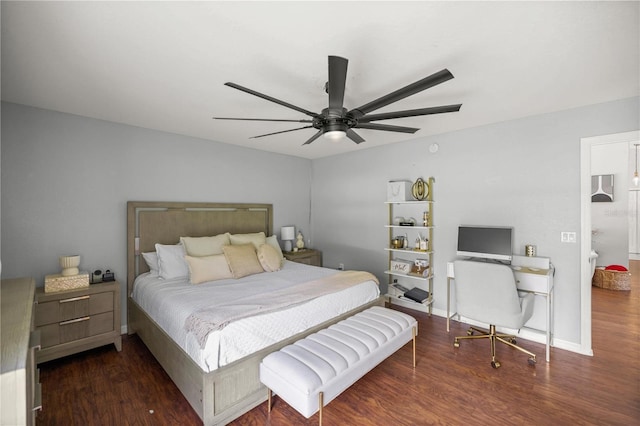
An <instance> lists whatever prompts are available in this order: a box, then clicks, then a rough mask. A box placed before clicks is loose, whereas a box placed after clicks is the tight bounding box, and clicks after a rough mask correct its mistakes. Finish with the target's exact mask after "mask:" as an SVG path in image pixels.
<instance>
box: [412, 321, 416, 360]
mask: <svg viewBox="0 0 640 426" xmlns="http://www.w3.org/2000/svg"><path fill="white" fill-rule="evenodd" d="M412 334H413V368H416V328H415V327H413V333H412Z"/></svg>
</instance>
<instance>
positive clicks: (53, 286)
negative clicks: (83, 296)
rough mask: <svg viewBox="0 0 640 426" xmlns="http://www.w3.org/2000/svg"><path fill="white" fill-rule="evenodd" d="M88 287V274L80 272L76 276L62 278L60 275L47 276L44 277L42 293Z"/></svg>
mask: <svg viewBox="0 0 640 426" xmlns="http://www.w3.org/2000/svg"><path fill="white" fill-rule="evenodd" d="M83 287H89V273H88V272H80V273H79V274H78V275H71V276H66V277H65V276H64V275H61V274H57V275H47V276H45V277H44V292H45V293H54V292H56V291H64V290H74V289H76V288H83Z"/></svg>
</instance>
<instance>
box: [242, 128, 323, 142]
mask: <svg viewBox="0 0 640 426" xmlns="http://www.w3.org/2000/svg"><path fill="white" fill-rule="evenodd" d="M312 127H313V126H304V127H298V128H297V129H289V130H282V131H280V132H273V133H265V134H264V135H258V136H251V137H250V138H249V139H256V138H262V137H265V136H271V135H278V134H280V133H288V132H295V131H296V130H302V129H310V128H312Z"/></svg>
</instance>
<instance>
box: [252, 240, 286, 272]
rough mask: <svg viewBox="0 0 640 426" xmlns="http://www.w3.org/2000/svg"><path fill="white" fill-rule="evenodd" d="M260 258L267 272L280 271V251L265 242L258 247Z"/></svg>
mask: <svg viewBox="0 0 640 426" xmlns="http://www.w3.org/2000/svg"><path fill="white" fill-rule="evenodd" d="M258 260H259V261H260V265H262V269H264V270H265V271H266V272H275V271H279V270H280V268H281V267H282V259H281V258H280V255H279V254H278V251H277V250H276V249H274V248H273V247H271V245H269V244H263V245H261V246H260V247H259V248H258Z"/></svg>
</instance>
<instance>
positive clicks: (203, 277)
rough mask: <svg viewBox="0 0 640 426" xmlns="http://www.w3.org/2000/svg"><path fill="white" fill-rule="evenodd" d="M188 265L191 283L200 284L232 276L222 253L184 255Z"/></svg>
mask: <svg viewBox="0 0 640 426" xmlns="http://www.w3.org/2000/svg"><path fill="white" fill-rule="evenodd" d="M184 258H185V260H186V261H187V264H188V265H189V272H190V277H191V284H200V283H203V282H206V281H216V280H224V279H226V278H233V274H232V273H231V269H229V264H228V263H227V259H226V257H225V256H224V254H214V255H213V256H201V257H193V256H188V255H187V256H185V257H184Z"/></svg>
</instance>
